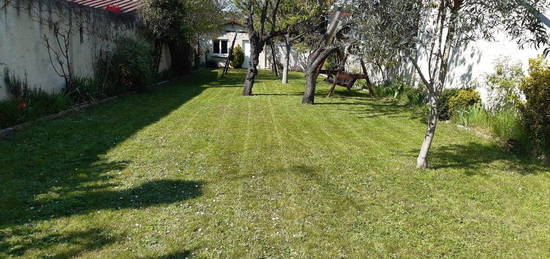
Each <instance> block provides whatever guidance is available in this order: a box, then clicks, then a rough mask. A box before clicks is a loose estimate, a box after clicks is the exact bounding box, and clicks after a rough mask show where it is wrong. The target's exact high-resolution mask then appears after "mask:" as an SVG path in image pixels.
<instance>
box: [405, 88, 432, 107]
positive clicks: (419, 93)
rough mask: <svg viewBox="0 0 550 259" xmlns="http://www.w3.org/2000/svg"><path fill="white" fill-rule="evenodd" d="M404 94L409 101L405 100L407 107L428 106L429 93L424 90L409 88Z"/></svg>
mask: <svg viewBox="0 0 550 259" xmlns="http://www.w3.org/2000/svg"><path fill="white" fill-rule="evenodd" d="M404 92H405V94H404V96H405V97H406V98H407V100H405V101H406V103H407V105H411V106H420V105H424V104H426V97H427V96H428V93H427V92H426V91H425V90H424V89H422V88H420V87H418V88H412V87H407V88H405V90H404Z"/></svg>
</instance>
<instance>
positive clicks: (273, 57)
mask: <svg viewBox="0 0 550 259" xmlns="http://www.w3.org/2000/svg"><path fill="white" fill-rule="evenodd" d="M273 44H274V43H273V41H271V43H270V44H269V47H270V48H271V69H272V71H273V74H275V76H276V77H277V78H279V67H278V64H277V63H278V62H277V55H276V52H275V46H274V45H273Z"/></svg>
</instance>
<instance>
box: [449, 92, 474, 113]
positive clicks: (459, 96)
mask: <svg viewBox="0 0 550 259" xmlns="http://www.w3.org/2000/svg"><path fill="white" fill-rule="evenodd" d="M478 103H481V98H480V97H479V94H478V93H477V92H476V91H475V90H473V89H460V90H458V92H457V93H456V95H453V96H451V97H449V101H448V105H447V106H448V111H449V113H450V115H452V114H453V113H454V112H456V111H458V110H464V109H466V108H468V107H470V106H473V105H474V104H478Z"/></svg>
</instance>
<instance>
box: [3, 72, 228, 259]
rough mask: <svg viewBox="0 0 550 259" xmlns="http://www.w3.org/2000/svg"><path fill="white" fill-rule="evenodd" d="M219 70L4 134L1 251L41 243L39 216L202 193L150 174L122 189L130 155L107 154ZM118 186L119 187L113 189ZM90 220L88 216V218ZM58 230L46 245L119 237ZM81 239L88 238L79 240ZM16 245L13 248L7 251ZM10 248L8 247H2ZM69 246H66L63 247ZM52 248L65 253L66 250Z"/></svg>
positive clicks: (196, 185) (195, 185) (194, 185)
mask: <svg viewBox="0 0 550 259" xmlns="http://www.w3.org/2000/svg"><path fill="white" fill-rule="evenodd" d="M217 74H218V73H217V72H216V71H209V70H202V71H199V72H197V73H194V74H192V75H190V76H187V77H184V78H180V79H177V80H175V82H174V83H171V84H169V85H167V86H165V87H162V88H159V89H153V90H149V91H147V93H146V94H136V95H132V96H127V97H124V98H120V99H118V100H116V101H113V102H110V103H105V104H103V105H100V106H98V107H95V108H93V109H91V110H89V111H86V112H82V113H80V114H77V115H74V116H70V117H66V118H63V119H58V120H53V121H48V122H44V123H40V124H37V125H35V126H33V127H32V128H29V129H27V130H24V131H22V132H19V133H16V134H14V135H13V136H11V137H9V138H8V139H5V140H0V165H1V166H0V248H2V249H0V257H4V256H8V255H22V254H24V252H25V251H27V250H30V249H43V248H45V247H43V246H41V245H40V244H41V243H43V242H27V240H29V237H30V236H41V235H43V234H44V230H41V229H38V228H37V227H35V226H36V225H38V224H37V223H39V222H41V221H46V222H47V221H48V220H51V219H56V218H65V217H71V216H73V215H81V214H86V213H91V212H93V211H96V210H105V209H107V210H116V209H119V208H131V209H140V208H144V207H150V206H157V205H161V204H167V203H175V202H181V201H185V200H187V199H191V198H194V197H197V196H200V195H201V193H202V191H201V190H202V183H200V182H193V181H191V182H188V181H150V182H144V183H142V184H141V185H140V186H138V187H135V188H131V189H128V190H120V191H119V190H116V188H117V187H118V185H119V183H120V182H121V181H122V180H121V179H118V178H119V177H118V176H117V175H116V174H115V173H116V172H117V171H120V170H122V169H124V168H126V167H127V166H128V165H129V164H131V163H132V161H131V160H130V161H105V160H104V159H103V157H104V155H105V154H106V153H107V152H108V151H109V150H110V149H112V148H114V147H116V146H117V145H118V144H120V143H121V142H123V141H125V140H126V139H128V138H129V137H131V136H133V135H134V134H136V133H137V132H138V131H140V130H141V129H143V128H145V127H147V126H149V125H151V124H154V123H156V122H158V121H159V120H161V119H162V118H163V117H165V116H166V115H168V114H170V113H171V112H172V111H173V110H175V109H177V108H178V107H180V106H181V105H183V104H185V103H186V102H188V101H190V100H191V99H193V98H195V97H196V96H198V95H200V94H201V93H202V92H203V91H204V90H205V89H207V86H208V85H209V84H210V83H211V82H213V81H215V80H216V78H217ZM113 189H115V190H113ZM81 224H83V225H84V226H86V224H87V223H86V222H82V223H81ZM94 227H96V228H97V229H96V230H95V231H90V232H88V231H83V232H78V233H59V235H60V236H62V237H63V238H59V239H57V238H52V239H49V241H48V246H50V247H54V246H57V245H63V244H65V243H75V244H77V245H75V247H76V248H74V249H72V248H71V249H69V252H70V253H71V254H77V253H78V251H77V250H79V251H81V252H82V251H86V250H91V249H99V248H100V247H101V246H103V245H105V244H108V243H112V242H116V240H115V239H116V237H113V238H106V237H104V236H109V237H110V235H109V234H108V233H106V234H105V235H104V236H103V234H102V235H100V236H98V235H97V233H105V232H106V231H107V230H106V229H102V228H101V227H100V226H94ZM81 240H95V241H90V243H93V244H94V245H93V246H92V244H87V243H86V242H84V243H81ZM9 251H12V252H13V254H12V252H9ZM4 253H8V254H4ZM60 253H65V252H60ZM54 256H61V257H64V254H56V255H54Z"/></svg>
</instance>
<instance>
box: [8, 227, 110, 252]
mask: <svg viewBox="0 0 550 259" xmlns="http://www.w3.org/2000/svg"><path fill="white" fill-rule="evenodd" d="M118 238H120V237H114V236H113V235H112V234H110V233H105V231H104V230H103V229H100V228H91V229H89V230H84V231H71V232H65V233H63V234H58V233H50V234H47V235H45V236H43V237H32V236H26V237H25V239H24V240H23V241H21V242H19V243H17V244H10V243H5V244H3V245H1V246H0V248H1V249H2V250H3V251H5V252H6V253H7V254H8V255H11V256H22V255H24V254H25V253H26V252H27V251H28V250H30V249H49V248H52V247H53V246H57V245H62V246H64V247H66V249H64V251H63V252H60V253H57V254H56V255H55V258H71V257H75V256H78V255H79V254H81V253H82V251H87V250H94V249H97V248H101V247H103V246H105V245H109V244H111V243H114V242H116V240H117V239H118Z"/></svg>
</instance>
